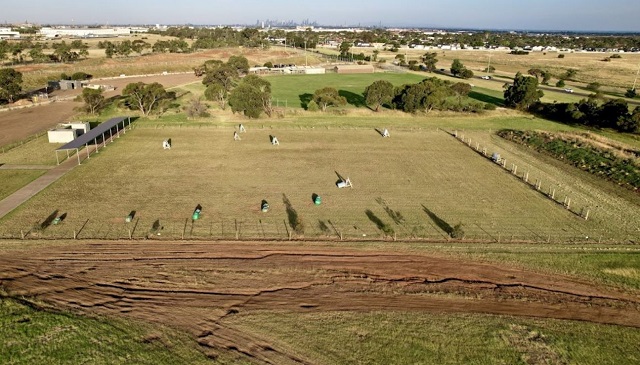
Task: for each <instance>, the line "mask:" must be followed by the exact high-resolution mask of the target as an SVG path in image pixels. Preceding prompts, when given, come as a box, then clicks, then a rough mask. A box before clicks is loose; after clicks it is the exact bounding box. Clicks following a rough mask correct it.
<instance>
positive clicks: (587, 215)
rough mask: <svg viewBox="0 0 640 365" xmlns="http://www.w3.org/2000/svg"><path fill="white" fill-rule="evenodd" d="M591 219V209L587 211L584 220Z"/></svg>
mask: <svg viewBox="0 0 640 365" xmlns="http://www.w3.org/2000/svg"><path fill="white" fill-rule="evenodd" d="M588 219H589V209H587V213H585V215H584V220H585V221H586V220H588Z"/></svg>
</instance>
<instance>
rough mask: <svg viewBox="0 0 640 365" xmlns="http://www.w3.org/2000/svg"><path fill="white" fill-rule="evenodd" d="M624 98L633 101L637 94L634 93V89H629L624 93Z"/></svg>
mask: <svg viewBox="0 0 640 365" xmlns="http://www.w3.org/2000/svg"><path fill="white" fill-rule="evenodd" d="M624 96H626V97H628V98H630V99H633V98H635V97H636V96H638V93H637V92H636V89H629V90H627V92H626V93H624Z"/></svg>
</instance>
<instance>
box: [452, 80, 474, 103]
mask: <svg viewBox="0 0 640 365" xmlns="http://www.w3.org/2000/svg"><path fill="white" fill-rule="evenodd" d="M451 90H453V92H454V93H456V95H457V97H458V104H462V97H465V96H467V95H469V93H470V92H471V85H469V84H467V83H466V82H456V83H455V84H453V85H451Z"/></svg>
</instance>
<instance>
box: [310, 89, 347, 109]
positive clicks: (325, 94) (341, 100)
mask: <svg viewBox="0 0 640 365" xmlns="http://www.w3.org/2000/svg"><path fill="white" fill-rule="evenodd" d="M312 99H313V101H315V102H316V104H318V106H320V109H322V111H323V112H324V111H326V110H327V108H328V107H329V106H341V105H345V104H346V103H347V99H346V98H345V97H344V96H340V94H339V93H338V90H336V89H335V88H332V87H324V88H322V89H318V90H316V91H315V92H314V93H313V98H312Z"/></svg>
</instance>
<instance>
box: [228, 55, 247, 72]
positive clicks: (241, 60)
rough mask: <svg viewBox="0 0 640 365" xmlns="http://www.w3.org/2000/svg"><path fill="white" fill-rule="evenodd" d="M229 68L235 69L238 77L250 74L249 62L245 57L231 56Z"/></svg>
mask: <svg viewBox="0 0 640 365" xmlns="http://www.w3.org/2000/svg"><path fill="white" fill-rule="evenodd" d="M227 66H229V67H230V68H232V69H234V70H235V71H236V72H237V73H238V75H246V74H247V73H248V72H249V60H247V58H246V57H244V56H231V57H229V60H228V61H227Z"/></svg>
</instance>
